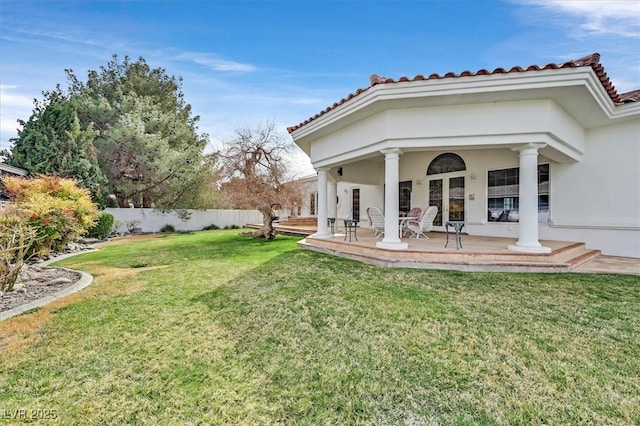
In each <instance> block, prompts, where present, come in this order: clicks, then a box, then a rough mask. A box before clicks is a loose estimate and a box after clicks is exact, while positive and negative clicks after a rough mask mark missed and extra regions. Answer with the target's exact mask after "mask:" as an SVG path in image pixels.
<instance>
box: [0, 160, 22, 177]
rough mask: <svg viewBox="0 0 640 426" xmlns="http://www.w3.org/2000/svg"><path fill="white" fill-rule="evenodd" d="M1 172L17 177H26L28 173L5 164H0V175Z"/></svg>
mask: <svg viewBox="0 0 640 426" xmlns="http://www.w3.org/2000/svg"><path fill="white" fill-rule="evenodd" d="M2 172H6V173H11V174H14V175H18V176H26V175H28V174H29V172H27V171H26V170H23V169H20V168H18V167H14V166H10V165H8V164H5V163H0V175H1V174H2Z"/></svg>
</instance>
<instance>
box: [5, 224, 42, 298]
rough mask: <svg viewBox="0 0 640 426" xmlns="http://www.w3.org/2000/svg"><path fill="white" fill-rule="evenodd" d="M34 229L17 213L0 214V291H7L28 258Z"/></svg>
mask: <svg viewBox="0 0 640 426" xmlns="http://www.w3.org/2000/svg"><path fill="white" fill-rule="evenodd" d="M35 242H36V230H35V229H34V228H33V227H31V226H29V225H27V223H26V220H25V219H24V218H22V217H20V216H18V215H17V214H9V215H4V216H0V293H8V292H10V291H12V290H13V286H14V285H15V283H16V280H17V279H18V273H20V270H21V269H22V266H23V265H24V262H26V261H27V260H28V258H29V253H30V252H31V247H32V246H33V245H34V243H35Z"/></svg>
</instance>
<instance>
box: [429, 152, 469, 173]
mask: <svg viewBox="0 0 640 426" xmlns="http://www.w3.org/2000/svg"><path fill="white" fill-rule="evenodd" d="M464 170H467V166H466V165H465V164H464V160H463V159H462V158H460V156H459V155H457V154H453V153H450V152H448V153H446V154H440V155H438V156H437V157H436V158H434V159H433V161H432V162H431V163H430V164H429V167H428V168H427V176H428V175H439V174H440V173H451V172H461V171H464Z"/></svg>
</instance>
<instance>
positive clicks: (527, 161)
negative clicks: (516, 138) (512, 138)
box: [509, 143, 551, 253]
mask: <svg viewBox="0 0 640 426" xmlns="http://www.w3.org/2000/svg"><path fill="white" fill-rule="evenodd" d="M545 146H546V144H543V143H528V144H526V145H522V146H520V147H517V148H513V150H514V151H520V189H519V195H518V197H519V204H520V207H519V213H518V215H519V219H518V222H519V223H518V242H517V243H515V245H514V244H511V245H509V250H513V251H518V252H523V253H551V249H550V248H549V247H543V246H542V245H541V244H540V242H539V241H538V149H540V148H543V147H545Z"/></svg>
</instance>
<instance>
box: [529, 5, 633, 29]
mask: <svg viewBox="0 0 640 426" xmlns="http://www.w3.org/2000/svg"><path fill="white" fill-rule="evenodd" d="M524 4H528V5H536V6H540V7H542V8H544V9H546V10H549V11H551V12H554V13H556V14H567V15H570V16H572V17H574V18H577V19H579V20H580V21H581V23H580V24H579V25H578V27H579V28H580V29H582V30H584V31H586V32H588V33H590V34H592V35H614V36H620V37H630V38H639V37H640V2H637V1H611V0H609V1H596V0H590V1H583V0H569V1H567V0H527V1H525V2H524Z"/></svg>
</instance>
